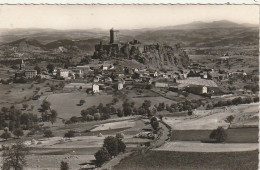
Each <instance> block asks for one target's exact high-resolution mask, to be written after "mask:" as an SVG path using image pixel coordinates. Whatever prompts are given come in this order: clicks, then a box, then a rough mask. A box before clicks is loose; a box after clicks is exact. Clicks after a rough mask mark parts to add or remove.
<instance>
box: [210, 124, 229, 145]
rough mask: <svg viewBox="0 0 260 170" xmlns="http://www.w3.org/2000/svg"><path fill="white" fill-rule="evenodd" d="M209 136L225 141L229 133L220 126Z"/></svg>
mask: <svg viewBox="0 0 260 170" xmlns="http://www.w3.org/2000/svg"><path fill="white" fill-rule="evenodd" d="M209 137H210V139H215V140H216V142H224V141H225V140H226V139H227V133H226V132H225V130H224V128H223V127H218V128H217V129H216V130H213V131H212V132H211V133H210V135H209Z"/></svg>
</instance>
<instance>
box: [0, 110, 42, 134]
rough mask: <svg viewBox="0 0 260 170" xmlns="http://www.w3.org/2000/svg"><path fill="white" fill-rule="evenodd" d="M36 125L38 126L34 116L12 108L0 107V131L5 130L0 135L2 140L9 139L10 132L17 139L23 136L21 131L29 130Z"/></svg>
mask: <svg viewBox="0 0 260 170" xmlns="http://www.w3.org/2000/svg"><path fill="white" fill-rule="evenodd" d="M36 125H38V118H37V115H35V114H32V113H22V112H21V111H20V110H19V109H16V108H15V107H14V106H11V107H10V108H7V107H2V108H1V110H0V130H3V129H4V130H5V131H4V133H3V134H2V135H1V137H2V138H4V139H8V138H10V137H11V134H10V132H12V133H13V134H14V136H16V137H18V138H19V137H21V136H23V135H24V134H23V130H31V129H33V128H34V127H35V126H36ZM6 129H8V131H6Z"/></svg>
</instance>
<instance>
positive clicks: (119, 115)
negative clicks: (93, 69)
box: [116, 108, 124, 117]
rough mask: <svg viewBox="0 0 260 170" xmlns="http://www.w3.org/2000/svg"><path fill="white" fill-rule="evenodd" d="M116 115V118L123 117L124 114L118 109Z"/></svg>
mask: <svg viewBox="0 0 260 170" xmlns="http://www.w3.org/2000/svg"><path fill="white" fill-rule="evenodd" d="M116 113H117V116H118V117H123V116H124V114H123V112H122V110H121V109H120V108H118V109H117V112H116Z"/></svg>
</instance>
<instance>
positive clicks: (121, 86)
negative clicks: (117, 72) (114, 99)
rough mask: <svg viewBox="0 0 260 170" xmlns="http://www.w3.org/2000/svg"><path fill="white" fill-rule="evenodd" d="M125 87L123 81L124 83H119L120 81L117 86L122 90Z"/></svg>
mask: <svg viewBox="0 0 260 170" xmlns="http://www.w3.org/2000/svg"><path fill="white" fill-rule="evenodd" d="M123 88H124V85H123V83H122V82H119V83H118V86H117V89H118V90H122V89H123Z"/></svg>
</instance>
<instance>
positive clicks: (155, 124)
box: [150, 117, 159, 131]
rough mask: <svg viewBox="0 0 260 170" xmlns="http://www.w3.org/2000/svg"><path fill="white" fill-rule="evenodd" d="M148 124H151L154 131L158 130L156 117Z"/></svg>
mask: <svg viewBox="0 0 260 170" xmlns="http://www.w3.org/2000/svg"><path fill="white" fill-rule="evenodd" d="M150 123H151V126H152V128H153V129H154V130H155V131H157V130H158V128H159V122H158V120H157V118H156V117H152V118H151V121H150Z"/></svg>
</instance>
